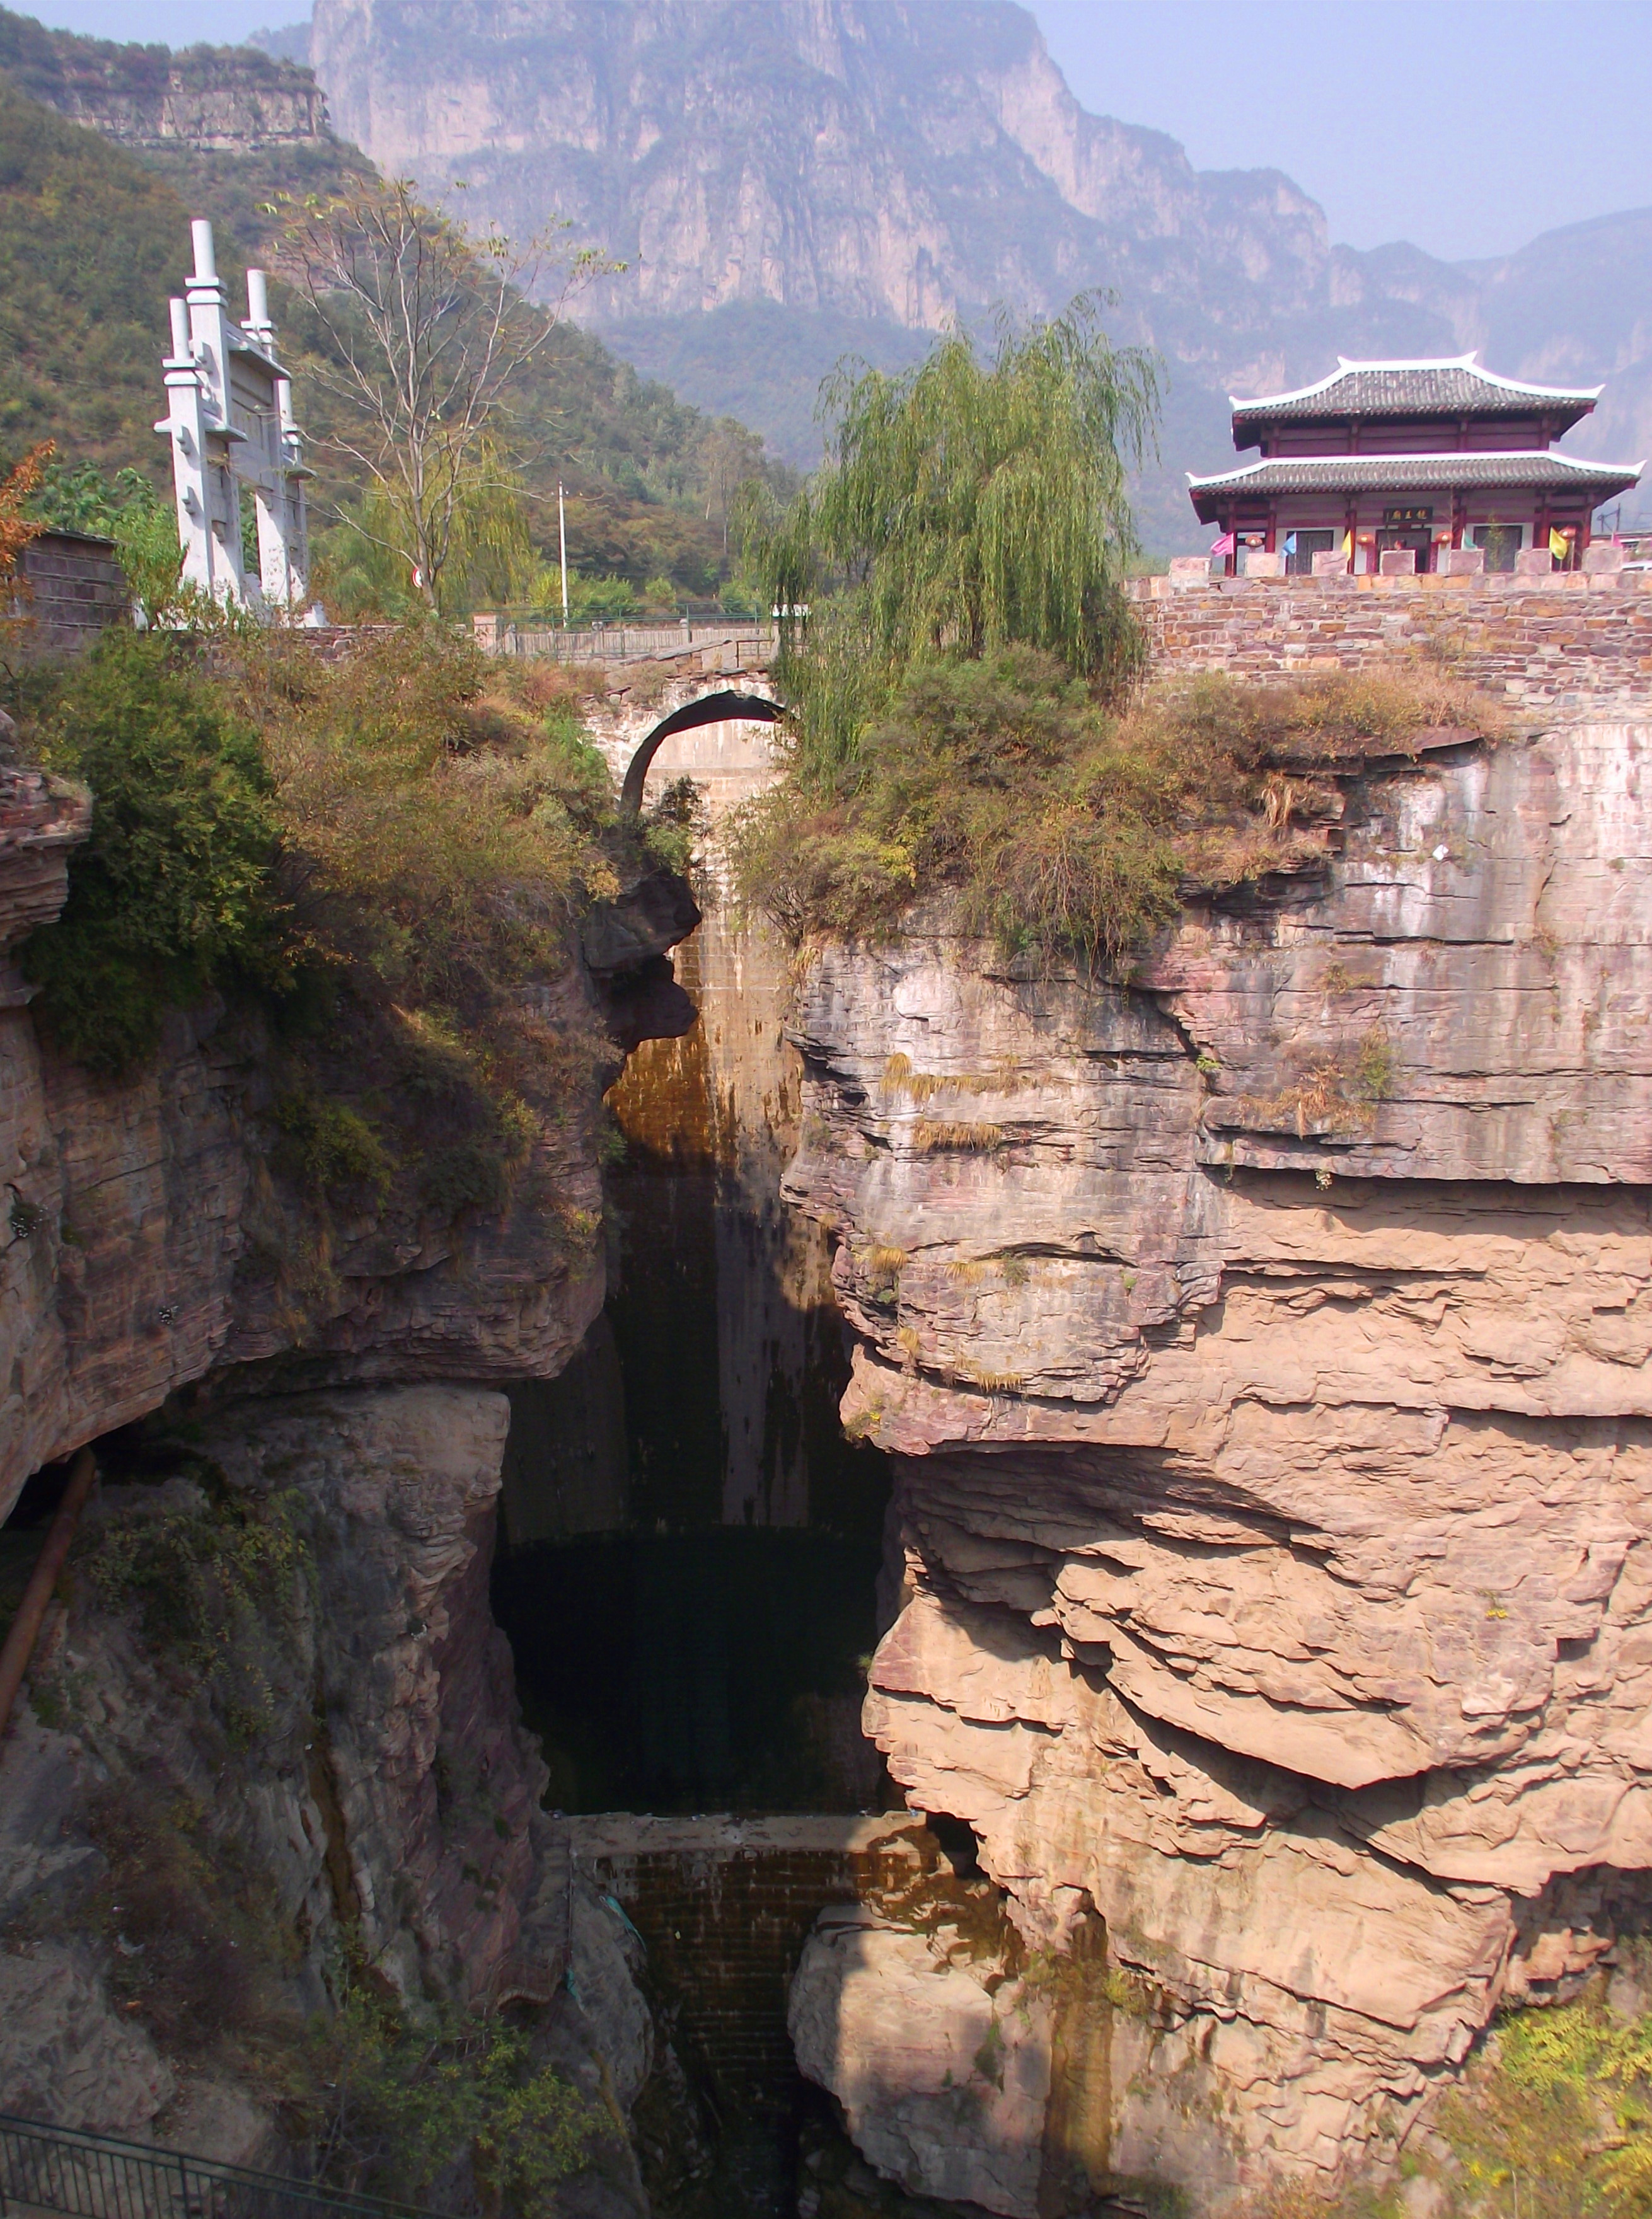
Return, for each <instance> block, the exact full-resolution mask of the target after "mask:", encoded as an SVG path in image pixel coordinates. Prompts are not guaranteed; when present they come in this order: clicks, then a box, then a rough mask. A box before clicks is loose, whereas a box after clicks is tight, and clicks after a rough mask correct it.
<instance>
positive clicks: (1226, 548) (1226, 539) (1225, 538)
mask: <svg viewBox="0 0 1652 2219" xmlns="http://www.w3.org/2000/svg"><path fill="white" fill-rule="evenodd" d="M1237 544H1238V542H1237V540H1236V538H1235V537H1234V535H1233V532H1231V531H1224V532H1223V534H1222V536H1221V538H1220V539H1219V540H1218V541H1217V542H1216V544H1215V545H1214V547H1213V548H1212V549H1211V550H1210V551H1211V553H1212V554H1213V555H1231V554H1232V553H1233V550H1234V548H1235V546H1236V545H1237Z"/></svg>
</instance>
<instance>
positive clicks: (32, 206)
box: [0, 78, 189, 470]
mask: <svg viewBox="0 0 1652 2219" xmlns="http://www.w3.org/2000/svg"><path fill="white" fill-rule="evenodd" d="M188 258H189V210H188V209H187V208H185V207H184V205H183V202H182V201H180V200H179V199H178V197H177V195H176V194H175V193H174V192H173V191H172V190H171V188H170V187H169V186H167V185H165V184H163V183H161V182H160V181H159V180H158V178H156V177H151V176H150V175H149V174H148V172H147V171H146V170H144V169H143V167H142V166H141V165H140V164H139V163H137V162H136V161H134V159H133V158H132V157H131V156H130V155H129V154H127V153H126V152H123V151H122V150H121V148H120V147H118V146H111V145H110V144H109V143H108V142H107V141H106V140H102V139H99V138H98V137H97V136H96V134H94V133H92V132H90V131H83V130H81V129H79V128H78V127H77V126H76V125H74V124H72V123H66V122H65V121H63V120H62V118H61V117H59V116H58V115H53V113H52V111H51V110H50V109H47V108H43V107H41V106H40V105H39V104H38V103H36V102H34V101H32V100H28V99H26V98H25V97H24V96H23V95H22V93H21V92H20V91H18V90H16V87H15V85H13V84H10V83H9V82H8V81H7V80H6V79H4V78H0V445H3V446H4V448H5V449H6V450H7V451H9V453H10V454H13V455H15V454H16V453H17V452H18V451H20V450H22V448H24V447H27V446H28V445H31V444H33V443H34V441H36V440H38V439H42V438H55V439H56V440H57V441H58V443H59V448H60V449H61V450H62V451H64V453H65V454H66V455H67V456H69V457H71V459H73V460H77V461H92V462H96V463H98V464H99V465H100V466H102V468H104V469H120V468H121V467H122V466H124V465H126V464H128V463H138V464H140V466H141V465H143V464H145V463H149V464H150V465H151V467H152V468H154V469H157V470H158V469H159V468H160V466H161V464H162V463H163V462H164V460H165V451H164V449H163V448H162V446H161V443H160V442H159V441H158V439H157V438H156V437H155V435H154V432H153V431H152V428H151V426H152V424H153V422H154V419H155V415H156V411H157V401H156V369H157V365H158V362H159V360H160V357H161V354H162V352H163V351H164V350H165V341H166V300H167V295H168V294H169V293H171V292H176V291H178V290H180V289H182V285H183V277H184V275H185V271H186V268H187V264H188Z"/></svg>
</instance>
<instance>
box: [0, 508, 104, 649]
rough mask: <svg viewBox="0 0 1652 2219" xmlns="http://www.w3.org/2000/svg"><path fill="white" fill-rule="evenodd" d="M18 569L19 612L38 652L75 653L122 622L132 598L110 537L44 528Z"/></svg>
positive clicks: (30, 641)
mask: <svg viewBox="0 0 1652 2219" xmlns="http://www.w3.org/2000/svg"><path fill="white" fill-rule="evenodd" d="M17 568H18V571H19V574H20V576H21V580H22V587H21V590H20V591H19V593H18V595H17V601H16V606H17V612H18V614H19V615H20V616H22V618H23V619H24V622H25V625H26V626H27V637H28V644H29V645H30V646H31V647H32V648H34V650H35V651H36V652H37V653H41V654H62V653H64V652H65V651H67V652H68V653H70V654H71V655H72V654H78V652H79V650H81V649H82V648H84V647H90V645H91V643H92V642H93V641H94V640H95V639H96V637H97V635H98V634H99V632H101V631H105V630H106V629H107V628H108V626H109V625H113V624H123V623H124V622H125V621H126V617H127V610H128V609H129V608H130V606H131V605H132V596H131V592H130V589H129V588H128V587H127V581H126V573H125V572H124V571H123V570H122V569H121V565H120V563H118V562H117V561H116V560H115V542H114V541H113V540H112V539H93V538H87V537H85V536H84V535H83V534H82V533H80V532H78V531H42V532H41V533H40V537H39V538H37V539H31V540H30V541H29V543H28V546H27V547H25V548H24V550H23V551H22V557H21V559H20V560H19V563H18V565H17Z"/></svg>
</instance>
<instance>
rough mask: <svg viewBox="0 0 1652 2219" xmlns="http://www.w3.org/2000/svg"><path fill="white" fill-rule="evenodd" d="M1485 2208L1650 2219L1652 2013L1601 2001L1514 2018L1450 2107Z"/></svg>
mask: <svg viewBox="0 0 1652 2219" xmlns="http://www.w3.org/2000/svg"><path fill="white" fill-rule="evenodd" d="M1441 2126H1442V2128H1443V2129H1444V2133H1445V2135H1446V2136H1447V2139H1448V2140H1449V2141H1450V2144H1451V2147H1452V2148H1453V2150H1454V2152H1455V2154H1456V2156H1457V2158H1458V2159H1459V2160H1460V2161H1461V2163H1462V2166H1463V2172H1464V2178H1465V2183H1466V2185H1467V2186H1468V2188H1469V2192H1470V2194H1471V2195H1475V2196H1477V2197H1478V2198H1479V2199H1480V2200H1481V2202H1482V2203H1483V2204H1484V2206H1485V2208H1487V2209H1488V2210H1492V2211H1495V2212H1498V2213H1512V2211H1513V2210H1514V2209H1515V2202H1514V2197H1515V2185H1516V2183H1517V2181H1518V2200H1519V2210H1520V2212H1521V2215H1522V2219H1644V2215H1645V2214H1646V2213H1648V2212H1649V2211H1652V2017H1644V2018H1638V2019H1634V2020H1630V2021H1628V2022H1627V2023H1625V2022H1623V2021H1620V2020H1618V2019H1614V2018H1613V2017H1612V2015H1611V2014H1610V2013H1609V2012H1608V2011H1607V2010H1606V2008H1605V2004H1604V2003H1603V2002H1602V2001H1601V2000H1600V1999H1599V1998H1598V1997H1597V1996H1589V1997H1586V1998H1583V1999H1582V2000H1581V2001H1580V2002H1577V2003H1574V2004H1565V2005H1550V2007H1548V2008H1546V2009H1543V2010H1532V2011H1515V2012H1512V2013H1511V2014H1510V2015H1509V2016H1508V2017H1506V2018H1505V2019H1504V2020H1503V2022H1502V2023H1501V2024H1500V2027H1499V2029H1498V2032H1497V2036H1496V2039H1495V2042H1494V2048H1493V2051H1492V2054H1491V2057H1490V2060H1489V2062H1488V2063H1487V2066H1485V2067H1483V2068H1482V2069H1481V2071H1480V2072H1478V2073H1475V2076H1474V2077H1473V2078H1472V2079H1471V2080H1470V2082H1469V2085H1468V2086H1467V2087H1466V2088H1465V2089H1463V2091H1461V2092H1459V2093H1457V2094H1456V2095H1454V2096H1452V2097H1451V2098H1450V2099H1449V2100H1448V2101H1447V2103H1446V2104H1445V2105H1444V2107H1443V2109H1442V2112H1441Z"/></svg>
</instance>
